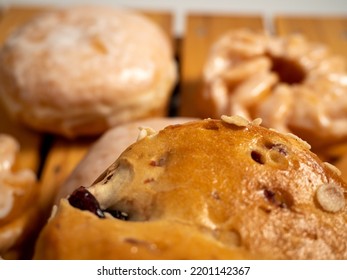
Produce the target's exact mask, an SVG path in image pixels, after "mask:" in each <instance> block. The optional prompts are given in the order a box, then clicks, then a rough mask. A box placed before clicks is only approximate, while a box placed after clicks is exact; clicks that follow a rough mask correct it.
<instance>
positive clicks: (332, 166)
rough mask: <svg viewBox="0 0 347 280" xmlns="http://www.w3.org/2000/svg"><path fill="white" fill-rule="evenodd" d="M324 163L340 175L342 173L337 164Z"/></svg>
mask: <svg viewBox="0 0 347 280" xmlns="http://www.w3.org/2000/svg"><path fill="white" fill-rule="evenodd" d="M324 165H325V166H326V167H328V168H329V169H330V170H331V171H332V172H334V173H336V174H337V175H338V176H340V175H341V171H340V169H338V168H337V167H336V166H335V165H332V164H330V163H329V162H324Z"/></svg>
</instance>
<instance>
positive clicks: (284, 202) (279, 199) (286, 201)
mask: <svg viewBox="0 0 347 280" xmlns="http://www.w3.org/2000/svg"><path fill="white" fill-rule="evenodd" d="M264 196H265V198H266V199H267V200H268V201H269V202H270V203H272V204H274V205H275V206H277V207H280V208H290V207H291V206H292V205H293V197H292V196H291V195H290V194H289V193H288V192H286V191H284V190H279V189H278V190H276V191H272V190H268V189H264Z"/></svg>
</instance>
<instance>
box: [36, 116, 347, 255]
mask: <svg viewBox="0 0 347 280" xmlns="http://www.w3.org/2000/svg"><path fill="white" fill-rule="evenodd" d="M260 124H261V120H260V119H255V120H253V121H248V120H246V119H244V118H242V117H240V116H233V117H228V116H225V115H224V116H222V118H221V119H220V120H216V119H205V120H199V121H192V122H188V123H184V124H179V125H172V126H168V127H166V128H164V129H163V130H160V131H159V132H155V131H154V130H152V129H149V128H143V129H142V131H141V132H140V137H139V139H138V141H137V142H135V143H134V144H132V145H130V146H129V147H128V148H127V149H126V150H125V151H124V152H123V153H122V154H121V155H120V156H119V157H118V159H116V161H115V162H114V163H113V164H111V165H110V166H109V167H108V168H107V169H106V170H105V171H104V172H103V173H102V174H101V175H100V176H99V177H98V178H97V179H96V180H95V181H94V183H93V184H91V185H90V186H88V185H85V186H76V187H79V188H78V189H76V190H75V191H74V192H73V193H72V194H70V195H69V196H68V197H67V198H63V199H61V200H60V203H59V205H58V207H57V208H56V209H55V211H54V212H53V213H52V217H51V218H50V220H49V222H48V223H47V224H46V226H45V227H44V229H43V230H42V232H41V234H40V236H39V239H38V242H37V244H36V248H35V256H34V258H35V259H346V258H347V244H346V237H347V230H346V229H347V228H346V219H347V209H346V203H345V200H346V191H347V185H346V183H344V182H343V180H342V179H341V178H340V176H339V170H337V169H336V168H335V167H333V166H332V165H330V164H328V163H324V162H322V161H321V160H320V159H319V158H318V157H317V156H316V155H315V154H314V153H312V152H311V151H310V145H309V144H308V143H307V142H305V141H303V140H301V139H300V138H298V137H296V136H294V135H293V134H288V133H286V134H284V133H279V132H277V131H275V130H273V129H267V128H265V127H262V126H260ZM82 248H83V249H82Z"/></svg>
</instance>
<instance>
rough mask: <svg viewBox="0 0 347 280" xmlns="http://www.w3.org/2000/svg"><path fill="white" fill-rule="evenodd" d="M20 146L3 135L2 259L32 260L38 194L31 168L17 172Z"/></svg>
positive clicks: (0, 187)
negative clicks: (16, 164)
mask: <svg viewBox="0 0 347 280" xmlns="http://www.w3.org/2000/svg"><path fill="white" fill-rule="evenodd" d="M18 152H19V144H18V142H17V140H16V139H15V138H13V137H12V136H10V135H6V134H3V133H1V134H0V257H1V258H4V259H21V258H28V257H31V255H30V254H31V253H32V252H31V250H32V246H33V240H32V239H33V237H34V235H35V234H36V233H37V232H36V231H37V227H38V225H39V222H40V221H39V215H38V214H39V206H38V205H37V204H36V203H35V201H37V198H38V195H39V192H38V188H37V184H36V176H35V174H34V173H33V172H32V171H31V170H29V169H23V170H15V163H16V156H17V154H18Z"/></svg>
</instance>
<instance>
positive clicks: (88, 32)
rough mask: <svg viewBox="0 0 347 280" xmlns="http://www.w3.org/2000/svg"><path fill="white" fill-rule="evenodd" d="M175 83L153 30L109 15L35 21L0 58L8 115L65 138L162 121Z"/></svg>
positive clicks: (111, 11) (60, 13)
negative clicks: (138, 122)
mask: <svg viewBox="0 0 347 280" xmlns="http://www.w3.org/2000/svg"><path fill="white" fill-rule="evenodd" d="M176 76H177V74H176V63H175V60H174V57H173V51H172V46H171V42H169V39H168V38H167V37H166V35H165V34H164V33H163V31H162V30H161V28H160V27H159V25H157V24H155V23H154V22H152V21H150V20H149V19H148V18H147V17H145V16H142V15H141V14H138V13H136V12H135V11H129V10H120V9H115V8H111V7H101V6H96V7H85V6H79V7H69V8H67V9H63V10H58V9H56V10H54V11H50V12H46V13H43V14H41V15H39V16H37V17H35V18H34V19H32V20H30V21H29V22H27V23H26V24H24V25H22V26H21V27H19V28H18V29H16V31H15V32H13V33H12V34H11V35H10V36H9V37H8V38H7V39H6V41H5V43H4V45H3V46H2V48H1V50H0V100H1V101H2V102H3V103H4V105H5V107H6V108H7V110H8V111H9V113H10V114H11V115H12V116H13V118H14V119H16V120H18V121H20V122H22V123H24V124H26V125H28V126H30V127H31V128H34V129H37V130H39V131H44V132H49V133H54V134H60V135H64V136H66V137H69V138H74V137H78V136H84V135H96V134H101V133H102V132H104V131H106V130H107V129H108V128H110V127H112V126H114V125H118V124H121V123H124V122H128V121H132V120H136V119H140V118H145V117H151V116H166V115H167V109H168V103H169V99H170V97H171V93H172V92H171V91H172V88H173V86H174V84H175V82H176Z"/></svg>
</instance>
